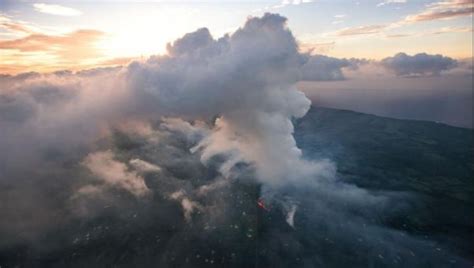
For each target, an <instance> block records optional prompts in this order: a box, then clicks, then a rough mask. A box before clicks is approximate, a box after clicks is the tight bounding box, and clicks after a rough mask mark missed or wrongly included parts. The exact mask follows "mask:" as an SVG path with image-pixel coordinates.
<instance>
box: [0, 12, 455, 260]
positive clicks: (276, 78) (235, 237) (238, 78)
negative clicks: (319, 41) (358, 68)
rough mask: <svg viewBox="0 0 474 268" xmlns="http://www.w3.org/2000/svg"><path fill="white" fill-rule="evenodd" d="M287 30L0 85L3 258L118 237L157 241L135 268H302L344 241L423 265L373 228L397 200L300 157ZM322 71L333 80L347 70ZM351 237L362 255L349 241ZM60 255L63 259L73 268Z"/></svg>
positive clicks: (280, 22)
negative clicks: (324, 248)
mask: <svg viewBox="0 0 474 268" xmlns="http://www.w3.org/2000/svg"><path fill="white" fill-rule="evenodd" d="M285 23H286V19H285V18H284V17H281V16H279V15H275V14H266V15H264V16H263V17H261V18H249V19H248V20H247V22H246V23H245V25H244V26H243V27H242V28H239V29H238V30H237V31H236V32H234V33H233V34H231V35H226V36H224V37H221V38H219V39H214V38H213V37H212V36H211V35H210V33H209V31H208V30H207V29H204V28H203V29H199V30H197V31H196V32H193V33H189V34H186V35H185V36H183V37H182V38H181V39H178V40H176V41H175V42H174V43H172V44H169V45H168V47H167V54H166V55H162V56H153V57H151V58H149V59H147V60H146V61H142V62H133V63H131V64H130V65H128V66H126V67H123V68H113V69H97V70H89V71H84V72H79V73H70V72H58V73H54V74H23V75H19V76H15V77H10V76H2V77H0V81H1V83H2V84H1V87H2V88H1V92H0V129H1V131H2V132H1V139H0V152H1V154H0V211H1V212H2V213H3V214H2V217H0V237H2V238H4V239H1V241H0V251H1V250H2V248H5V249H6V250H7V249H9V248H15V246H18V245H19V246H18V248H19V249H18V250H21V249H24V247H25V248H26V250H25V252H26V253H24V254H25V255H27V256H29V257H30V258H32V259H35V255H34V254H39V255H41V254H42V253H43V252H46V253H48V252H62V250H64V245H66V246H69V247H70V248H71V249H81V248H87V247H88V246H91V244H89V243H90V241H91V240H92V241H96V242H97V241H104V240H107V239H112V240H113V239H117V240H118V242H117V243H118V245H115V244H114V243H112V244H113V245H108V246H104V248H113V249H114V250H115V249H116V247H117V248H118V249H117V250H120V245H121V244H120V243H122V245H123V244H124V245H129V244H130V243H138V244H139V243H141V242H143V241H145V242H146V243H148V244H147V245H151V244H152V243H153V245H155V244H157V245H158V246H157V247H155V246H153V249H151V251H150V252H148V253H149V255H148V258H149V259H146V260H145V259H144V257H140V260H139V261H137V262H134V261H132V260H131V261H130V263H128V264H129V265H135V266H136V265H138V266H140V264H142V266H146V263H148V264H150V263H153V264H154V265H158V266H163V267H167V266H173V265H175V266H194V267H195V266H197V264H202V263H203V262H206V263H213V262H216V261H217V260H219V261H220V263H221V264H222V265H226V264H232V265H234V266H240V267H242V266H244V267H246V266H249V263H251V262H252V261H255V260H257V259H258V258H262V259H264V260H266V261H267V262H269V263H268V265H267V266H269V267H272V266H274V265H271V264H272V262H273V263H274V262H275V261H279V260H280V261H285V262H287V263H285V264H286V265H287V266H295V265H299V266H305V265H306V264H308V265H306V266H310V267H311V266H314V265H320V266H324V265H322V264H324V262H323V261H322V258H326V257H327V256H326V257H325V256H324V255H317V254H316V253H314V252H313V251H311V253H308V252H305V251H304V250H303V249H304V247H305V246H310V247H313V248H318V247H321V246H320V245H321V243H323V244H324V243H326V244H327V243H329V242H327V241H332V240H334V239H340V241H343V243H341V244H340V245H338V248H337V249H338V250H340V251H339V252H349V251H352V250H353V249H354V248H359V247H360V248H363V250H364V252H365V253H367V252H369V253H370V254H368V253H367V255H370V256H371V257H370V260H367V259H363V260H361V259H360V258H362V257H360V256H362V255H360V256H359V255H357V256H356V257H354V259H352V260H353V261H356V263H359V264H360V263H367V262H369V261H373V256H377V254H382V253H378V251H377V252H371V250H372V249H373V248H380V250H379V251H380V252H383V256H382V259H381V258H380V257H375V258H378V260H377V263H382V264H387V263H388V262H389V261H390V262H392V261H393V259H394V258H395V255H396V256H408V254H409V253H407V251H404V248H405V247H406V246H407V245H409V246H410V247H413V248H418V247H419V248H421V249H420V250H418V251H417V254H418V253H419V254H420V256H421V257H420V258H419V259H418V260H411V259H410V260H409V261H406V262H402V263H405V264H407V266H410V264H420V263H425V262H424V261H426V258H429V257H431V252H429V251H428V250H427V247H428V246H427V245H426V243H425V242H424V241H420V240H418V239H416V238H412V237H407V238H405V237H401V236H398V235H399V233H397V232H395V231H392V230H390V229H387V228H385V227H381V226H379V225H378V222H376V221H372V220H371V219H370V217H371V215H373V214H374V213H376V215H378V217H380V218H381V219H382V220H383V219H385V218H387V217H389V216H390V215H392V214H396V213H398V211H399V208H400V207H403V205H404V202H402V201H400V200H398V199H397V198H398V197H399V196H398V195H395V194H387V193H371V192H369V191H366V190H362V189H360V188H357V187H355V186H353V185H349V184H346V183H344V182H341V181H339V180H338V179H337V177H336V175H335V174H336V169H335V166H334V164H333V163H332V162H331V161H329V160H323V159H311V160H309V159H306V158H304V157H303V155H302V151H301V150H300V149H299V148H298V147H297V146H296V142H295V139H294V137H293V132H294V127H293V124H292V120H294V119H296V118H301V117H303V116H304V115H305V114H306V112H307V111H308V109H309V108H310V105H311V102H310V100H309V99H308V98H306V96H305V95H304V94H303V93H302V92H301V91H298V90H297V89H296V87H295V83H296V82H297V81H298V80H300V79H301V70H302V68H303V66H304V64H305V62H306V61H307V60H308V57H307V55H302V54H300V53H299V52H298V45H297V42H296V40H295V38H294V37H293V35H292V33H291V32H290V31H289V30H288V29H287V27H286V25H285ZM325 60H328V62H329V63H328V65H330V67H331V68H332V69H334V68H335V70H336V71H331V72H329V75H330V76H331V77H332V79H333V80H334V79H339V78H340V73H339V72H338V71H337V70H339V69H340V68H342V65H344V66H346V64H348V63H347V62H338V61H337V62H336V63H335V67H333V64H332V63H331V62H332V60H331V59H325ZM341 64H342V65H341ZM315 68H317V67H315ZM4 193H5V194H4ZM50 193H51V194H50ZM258 198H262V200H263V202H265V203H266V204H267V205H268V206H270V207H271V208H272V209H271V211H270V212H269V213H268V214H265V215H267V216H268V217H267V216H263V217H262V216H261V215H259V212H258V211H257V208H256V201H257V199H258ZM392 198H394V199H397V203H396V204H397V206H391V204H392V203H391V200H392ZM10 204H16V205H15V207H14V208H13V207H12V206H11V205H10ZM281 212H283V213H281ZM382 212H383V213H382ZM25 215H27V216H25ZM259 218H262V219H261V220H263V222H260V223H261V225H262V226H263V227H261V226H260V225H257V224H256V221H257V220H258V219H259ZM268 219H273V220H272V222H270V221H269V220H268ZM382 220H381V221H382ZM279 221H281V222H282V223H283V224H279ZM78 223H80V224H78ZM344 224H346V225H345V227H344V228H343V227H341V226H343V225H344ZM90 226H93V227H91V228H92V229H88V228H89V227H90ZM104 226H105V227H104ZM265 226H267V227H268V228H267V229H265V230H263V231H262V230H261V229H260V228H264V227H265ZM314 226H317V227H318V228H320V229H318V231H317V232H315V231H314V230H313V229H312V228H313V227H314ZM106 227H107V228H109V227H110V228H111V229H113V230H112V231H110V230H109V229H106ZM291 227H293V228H291ZM58 228H59V229H58ZM285 228H287V229H285ZM56 229H58V230H59V231H57V230H56ZM104 229H105V230H108V231H104ZM84 230H86V231H84ZM91 230H92V231H91ZM143 230H147V231H146V232H145V234H144V233H143V232H144V231H143ZM321 230H323V231H321ZM361 230H364V232H363V234H362V235H361V236H362V238H361V239H364V241H366V243H365V244H364V245H359V244H358V243H355V244H354V242H353V241H349V240H350V238H354V237H355V236H356V235H358V234H359V233H360V232H361ZM53 232H54V233H55V235H44V234H51V233H53ZM56 232H57V234H56ZM82 232H85V234H82ZM290 232H293V233H290ZM300 232H301V233H300ZM104 233H105V234H106V235H104ZM257 233H258V234H262V235H261V236H259V237H258V239H259V243H261V245H262V244H263V245H266V247H264V248H268V249H272V248H273V247H279V246H281V248H279V249H277V250H275V251H270V253H268V252H266V253H265V252H264V251H262V252H259V253H258V256H257V255H255V250H254V249H255V243H256V241H257V240H256V239H257V238H256V235H257ZM304 233H306V235H307V238H308V239H307V240H305V239H306V238H304V237H303V238H302V236H306V235H302V234H304ZM122 234H124V235H122ZM125 234H126V235H125ZM152 234H153V235H152ZM222 234H225V236H223V235H222ZM94 235H95V236H94ZM344 235H345V236H344ZM134 236H136V237H139V238H140V239H137V240H133V241H132V240H126V241H125V242H123V240H121V238H120V237H134ZM280 237H287V239H285V241H288V243H290V244H291V245H288V244H286V246H284V245H285V244H284V243H282V241H280ZM328 237H329V238H328ZM282 240H283V239H282ZM137 241H138V242H137ZM204 241H206V242H204ZM323 241H326V242H323ZM129 242H130V243H129ZM145 242H143V243H145ZM162 242H163V243H164V245H161V244H160V243H162ZM97 243H99V242H97ZM38 245H41V247H39V246H38ZM97 245H98V247H100V244H97ZM196 245H199V246H196ZM235 245H239V248H237V249H236V246H235ZM23 246H24V247H23ZM285 247H286V248H287V249H284V248H285ZM39 248H41V250H43V251H41V250H39ZM136 248H139V246H137V247H136ZM290 248H291V249H290ZM16 249H17V248H16ZM30 250H31V252H34V253H30ZM66 250H67V249H66ZM154 250H155V251H154ZM414 250H416V249H414ZM138 251H140V250H138ZM236 251H237V254H241V256H240V257H239V258H237V257H235V256H236ZM38 252H39V253H38ZM271 252H285V254H288V256H289V257H288V258H286V259H285V258H283V257H280V256H273V255H272V254H273V253H271ZM148 253H147V254H148ZM365 253H364V254H365ZM375 253H377V254H375ZM28 254H32V255H28ZM120 254H122V253H120ZM275 254H276V253H275ZM315 254H316V255H315ZM374 254H375V255H374ZM5 255H8V257H5V258H6V259H7V260H11V259H13V260H14V259H15V258H16V257H15V256H17V255H16V254H12V255H10V254H5ZM69 255H74V254H67V256H69ZM105 255H107V254H105ZM124 255H126V253H124ZM446 255H449V254H448V253H446ZM41 256H42V255H41ZM204 256H206V257H204ZM242 256H244V257H242ZM388 256H390V259H388ZM0 257H2V256H0ZM290 257H291V258H290ZM65 258H66V257H65ZM67 258H69V257H67ZM67 258H66V259H63V260H62V262H61V263H67V262H69V261H71V262H74V260H75V259H74V257H71V259H67ZM357 258H359V259H357ZM366 258H367V257H366ZM383 258H387V260H385V259H383ZM98 259H100V258H95V260H98ZM104 259H107V258H106V257H104ZM114 259H116V258H115V257H114ZM325 260H326V261H328V262H329V263H338V261H339V260H338V259H337V258H336V259H333V258H331V256H330V257H329V259H325ZM437 260H438V259H437V258H435V259H433V260H429V261H428V263H433V262H436V261H437ZM456 260H457V259H456ZM146 261H148V262H146ZM364 261H365V262H364ZM397 261H399V260H398V259H397ZM99 262H101V264H104V266H107V265H108V264H110V263H108V262H107V261H103V263H102V261H101V260H99ZM288 262H291V263H288ZM400 262H401V261H400ZM339 263H340V262H339ZM192 264H194V265H192ZM285 264H283V265H285Z"/></svg>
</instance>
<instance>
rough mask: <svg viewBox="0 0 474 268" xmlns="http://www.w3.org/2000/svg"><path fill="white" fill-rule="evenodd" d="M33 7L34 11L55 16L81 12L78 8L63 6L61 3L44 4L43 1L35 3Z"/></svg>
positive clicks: (80, 13)
mask: <svg viewBox="0 0 474 268" xmlns="http://www.w3.org/2000/svg"><path fill="white" fill-rule="evenodd" d="M33 7H34V8H35V10H36V11H38V12H41V13H46V14H51V15H57V16H80V15H82V12H81V11H80V10H77V9H74V8H70V7H65V6H61V5H53V4H44V3H35V4H33Z"/></svg>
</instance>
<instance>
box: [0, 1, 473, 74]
mask: <svg viewBox="0 0 474 268" xmlns="http://www.w3.org/2000/svg"><path fill="white" fill-rule="evenodd" d="M266 12H271V13H279V14H281V15H282V16H285V17H287V18H288V27H289V28H290V29H291V30H292V32H293V33H294V35H295V36H296V38H297V40H298V41H299V43H300V49H301V50H303V51H305V50H306V51H310V50H311V49H313V50H312V53H313V54H322V55H328V56H331V57H336V58H365V59H374V60H380V59H383V58H386V57H390V56H393V55H394V54H396V53H398V52H404V53H407V54H409V55H412V54H416V53H422V52H424V53H428V54H442V55H443V56H447V57H451V58H453V59H456V60H463V59H464V60H465V59H468V58H471V57H472V29H473V28H472V14H473V4H472V0H442V1H424V0H423V1H422V0H385V1H384V0H375V1H362V0H361V1H349V0H348V1H342V0H337V1H329V0H314V1H304V0H303V1H299V0H295V1H283V2H279V1H259V2H255V3H254V1H237V2H236V1H228V2H223V1H206V2H202V1H121V2H119V3H118V4H117V2H116V1H108V0H102V1H41V2H32V1H13V0H0V73H9V74H15V73H21V72H29V71H40V72H47V71H56V70H63V69H70V70H78V69H85V68H93V67H97V66H109V65H116V64H125V63H127V62H129V61H130V60H131V59H134V58H140V57H147V56H149V55H154V54H163V53H166V44H167V43H168V42H173V41H174V40H175V39H177V38H179V37H181V36H182V35H183V34H185V33H188V32H192V31H194V30H196V29H198V28H201V27H207V28H208V29H209V30H210V32H211V34H212V35H213V36H214V38H218V37H221V36H222V35H224V34H226V33H229V32H233V31H235V29H237V28H238V27H239V26H241V25H242V23H243V22H244V21H245V20H246V18H247V17H249V16H261V15H262V14H264V13H266Z"/></svg>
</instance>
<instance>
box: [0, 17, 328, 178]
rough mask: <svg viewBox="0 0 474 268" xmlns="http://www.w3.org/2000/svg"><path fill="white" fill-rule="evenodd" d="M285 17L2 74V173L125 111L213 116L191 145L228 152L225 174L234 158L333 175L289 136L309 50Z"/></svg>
mask: <svg viewBox="0 0 474 268" xmlns="http://www.w3.org/2000/svg"><path fill="white" fill-rule="evenodd" d="M285 23H286V18H284V17H281V16H279V15H275V14H265V15H264V16H263V17H261V18H250V19H248V21H247V22H246V23H245V25H244V26H243V27H242V28H240V29H238V30H237V31H236V32H234V33H233V34H231V35H225V36H224V37H221V38H219V39H217V40H216V39H214V38H213V37H212V36H211V35H210V33H209V31H208V30H207V29H205V28H203V29H199V30H197V31H195V32H193V33H189V34H186V35H185V36H183V37H182V38H181V39H178V40H176V41H175V42H174V43H172V44H169V45H168V48H167V50H168V53H167V54H166V55H163V56H153V57H150V58H149V59H148V60H146V61H144V62H133V63H131V64H130V65H128V66H126V67H124V68H121V69H120V68H119V69H110V70H107V69H106V70H91V71H84V72H79V73H76V74H74V73H70V72H63V73H55V74H45V75H40V74H31V75H19V76H15V77H0V78H1V79H2V80H1V82H2V87H3V86H4V87H5V88H6V89H8V90H2V92H1V98H0V109H1V111H4V112H2V117H0V127H2V129H3V130H4V132H3V134H2V135H3V139H2V141H0V149H2V151H3V152H7V153H5V154H2V156H1V158H2V159H1V160H5V161H4V163H5V164H4V171H5V173H6V174H8V172H9V169H15V168H16V169H22V168H23V167H24V162H19V161H17V159H22V161H35V160H38V162H40V163H38V165H40V164H41V162H42V160H44V157H42V156H41V155H42V153H43V151H44V150H54V151H55V152H56V151H58V152H62V153H64V154H65V155H67V153H68V152H70V151H71V150H75V149H76V148H78V147H84V146H86V147H87V146H88V144H92V143H93V141H94V140H95V139H96V138H97V137H98V136H100V135H102V136H103V135H107V131H106V129H107V127H108V126H110V125H115V124H123V123H124V122H126V121H128V120H130V119H133V120H147V119H150V118H151V119H156V118H159V117H162V116H168V117H170V116H171V117H178V118H182V119H185V120H189V119H204V120H208V119H209V118H212V117H215V116H218V119H217V120H216V121H215V126H214V128H213V129H212V131H204V132H202V133H201V134H199V135H197V136H196V139H197V140H196V142H198V141H199V140H200V142H199V143H198V144H197V145H196V146H195V147H194V148H193V151H195V152H199V153H200V154H201V160H202V161H203V162H207V161H209V159H211V158H212V157H213V156H215V155H224V156H226V160H225V161H224V163H223V164H222V165H221V166H220V171H221V173H222V174H224V175H225V176H230V172H231V171H232V168H233V167H234V165H235V164H236V163H239V162H245V163H248V164H250V165H251V166H252V167H253V168H254V169H255V171H256V175H257V176H256V177H257V178H258V179H259V180H260V181H261V182H264V183H265V184H268V185H272V186H277V185H281V184H284V183H294V182H295V181H298V182H301V181H304V180H305V179H307V178H308V177H309V176H311V177H313V178H315V177H317V176H318V175H322V176H326V175H332V172H333V168H332V166H331V165H328V164H327V163H324V162H322V163H309V162H307V161H304V160H302V159H301V151H300V150H299V149H298V148H297V146H296V143H295V140H294V138H293V136H292V133H293V125H292V122H291V120H292V118H298V117H302V116H303V115H304V114H305V113H306V112H307V111H308V109H309V107H310V104H311V103H310V100H309V99H308V98H306V96H305V95H304V94H303V93H302V92H300V91H298V90H297V89H296V88H295V86H294V84H295V83H296V82H297V81H298V79H299V78H300V69H301V67H302V65H303V64H304V62H305V58H307V57H306V56H305V55H302V54H300V53H299V52H298V45H297V42H296V40H295V38H294V37H293V35H292V33H291V32H290V31H289V30H288V29H287V28H286V25H285ZM202 136H205V137H204V138H202ZM85 150H89V149H85ZM27 158H30V159H27ZM117 185H121V184H117Z"/></svg>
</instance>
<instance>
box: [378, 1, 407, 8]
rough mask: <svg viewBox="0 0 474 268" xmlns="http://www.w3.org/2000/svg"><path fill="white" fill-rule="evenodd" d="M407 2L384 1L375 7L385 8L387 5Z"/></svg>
mask: <svg viewBox="0 0 474 268" xmlns="http://www.w3.org/2000/svg"><path fill="white" fill-rule="evenodd" d="M406 2H407V0H385V1H383V2H380V3H378V4H377V7H381V6H385V5H388V4H405V3H406Z"/></svg>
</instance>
